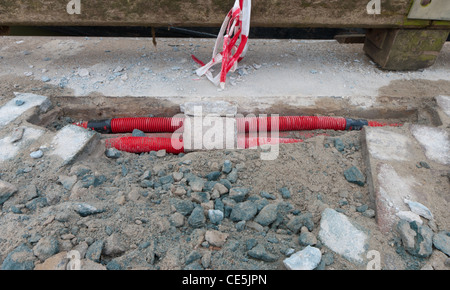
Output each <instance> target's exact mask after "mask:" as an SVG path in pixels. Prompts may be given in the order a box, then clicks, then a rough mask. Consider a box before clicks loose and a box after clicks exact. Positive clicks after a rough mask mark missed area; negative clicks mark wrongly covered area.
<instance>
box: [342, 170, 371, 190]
mask: <svg viewBox="0 0 450 290" xmlns="http://www.w3.org/2000/svg"><path fill="white" fill-rule="evenodd" d="M344 177H345V179H347V181H348V182H351V183H355V184H357V185H359V186H364V184H365V182H366V178H365V177H364V175H363V174H362V173H361V171H359V169H358V168H356V167H355V166H352V167H350V168H349V169H347V170H345V171H344Z"/></svg>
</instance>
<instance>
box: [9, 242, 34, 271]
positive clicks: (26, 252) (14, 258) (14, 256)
mask: <svg viewBox="0 0 450 290" xmlns="http://www.w3.org/2000/svg"><path fill="white" fill-rule="evenodd" d="M35 261H36V257H35V256H34V255H33V251H32V250H31V249H30V248H28V246H27V245H26V244H22V245H20V246H18V247H17V248H15V249H14V250H13V251H11V252H10V253H9V254H8V255H7V256H6V258H5V260H3V263H2V270H33V269H34V262H35Z"/></svg>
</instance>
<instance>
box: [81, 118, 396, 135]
mask: <svg viewBox="0 0 450 290" xmlns="http://www.w3.org/2000/svg"><path fill="white" fill-rule="evenodd" d="M236 123H237V131H238V133H243V132H255V131H259V127H260V126H261V128H262V129H266V130H267V132H271V131H272V127H273V124H278V126H276V127H277V129H278V131H301V130H318V129H324V130H337V131H341V130H361V129H362V128H363V127H364V126H384V125H387V124H381V123H378V122H372V121H371V122H368V121H366V120H354V119H348V118H338V117H315V116H280V117H244V118H236ZM76 125H78V126H81V127H84V128H89V129H92V130H95V131H97V132H100V133H129V132H132V131H133V130H134V129H138V130H141V131H143V132H146V133H158V132H175V131H176V130H179V129H181V128H182V127H183V125H184V118H166V117H152V118H114V119H109V120H100V121H89V122H80V123H76ZM391 126H400V125H399V124H392V125H391Z"/></svg>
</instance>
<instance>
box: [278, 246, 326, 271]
mask: <svg viewBox="0 0 450 290" xmlns="http://www.w3.org/2000/svg"><path fill="white" fill-rule="evenodd" d="M321 259H322V253H321V252H320V250H319V249H318V248H315V247H311V246H307V247H306V248H304V249H303V250H301V251H299V252H296V253H295V254H292V255H291V256H290V257H289V258H286V259H284V260H283V264H284V266H285V267H286V268H287V269H288V270H314V269H315V268H316V267H317V266H318V265H319V263H320V260H321Z"/></svg>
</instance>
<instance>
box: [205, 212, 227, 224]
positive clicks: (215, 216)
mask: <svg viewBox="0 0 450 290" xmlns="http://www.w3.org/2000/svg"><path fill="white" fill-rule="evenodd" d="M208 217H209V220H210V221H211V222H212V223H213V224H216V225H218V224H220V223H221V222H222V220H223V218H224V214H223V212H222V211H221V210H215V209H210V210H208Z"/></svg>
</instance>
